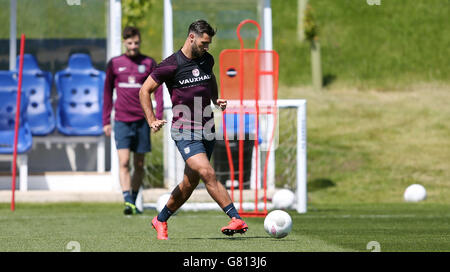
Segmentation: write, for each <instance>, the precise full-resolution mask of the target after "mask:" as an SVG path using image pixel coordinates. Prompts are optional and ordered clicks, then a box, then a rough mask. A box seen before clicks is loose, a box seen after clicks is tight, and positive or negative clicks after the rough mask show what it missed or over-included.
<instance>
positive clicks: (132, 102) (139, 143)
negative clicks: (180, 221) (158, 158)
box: [103, 27, 163, 215]
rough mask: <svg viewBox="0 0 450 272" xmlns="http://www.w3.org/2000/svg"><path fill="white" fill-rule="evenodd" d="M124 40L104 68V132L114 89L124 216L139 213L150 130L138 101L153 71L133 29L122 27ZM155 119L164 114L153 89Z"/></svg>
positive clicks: (107, 132)
mask: <svg viewBox="0 0 450 272" xmlns="http://www.w3.org/2000/svg"><path fill="white" fill-rule="evenodd" d="M123 40H124V45H125V48H126V52H125V54H123V55H121V56H118V57H115V58H112V59H111V60H110V61H109V63H108V66H107V70H106V79H105V87H104V92H103V93H104V95H103V97H104V103H103V131H104V132H105V135H106V136H107V137H109V136H111V130H112V127H111V111H112V107H113V90H114V89H116V93H117V99H116V101H115V103H114V109H115V118H114V139H115V141H116V148H117V153H118V157H119V179H120V186H121V187H122V192H123V197H124V201H125V210H124V213H125V214H126V215H131V214H139V213H141V211H139V210H138V209H137V207H136V203H135V202H136V198H137V194H138V191H139V188H140V187H141V185H142V180H143V178H144V173H145V172H144V158H145V153H147V152H150V151H151V142H150V127H149V126H148V124H147V122H146V120H145V116H144V113H143V112H142V108H141V104H140V102H139V90H140V89H141V87H142V83H144V81H145V80H146V79H147V77H148V76H149V75H150V73H151V72H152V71H153V70H154V69H155V67H156V62H155V60H154V59H153V58H151V57H147V56H145V55H142V54H141V53H140V52H139V47H140V42H141V35H140V33H139V30H138V29H137V28H135V27H125V29H124V31H123ZM155 98H156V103H157V105H156V107H157V114H156V116H157V117H158V118H162V115H163V95H162V88H161V87H160V88H157V89H156V90H155ZM130 152H133V153H134V157H133V162H134V172H133V175H132V176H131V175H130V170H129V161H130Z"/></svg>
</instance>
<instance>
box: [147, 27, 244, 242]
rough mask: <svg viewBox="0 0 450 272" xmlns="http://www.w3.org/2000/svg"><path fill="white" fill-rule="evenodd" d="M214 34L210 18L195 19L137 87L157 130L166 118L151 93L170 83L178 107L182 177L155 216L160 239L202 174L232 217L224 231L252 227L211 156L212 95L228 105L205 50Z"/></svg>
mask: <svg viewBox="0 0 450 272" xmlns="http://www.w3.org/2000/svg"><path fill="white" fill-rule="evenodd" d="M214 35H215V31H214V29H213V28H212V27H211V26H210V25H209V24H208V23H207V22H206V21H204V20H198V21H195V22H193V23H192V24H191V25H190V26H189V31H188V37H187V38H186V41H185V43H184V45H183V47H182V48H181V49H180V50H178V51H177V52H176V53H174V54H173V55H171V56H169V57H168V58H166V59H165V60H164V61H162V62H161V63H160V64H159V65H158V66H157V68H156V69H155V70H154V71H153V72H152V73H151V75H150V76H149V77H148V78H147V80H146V81H145V82H144V85H143V86H142V88H141V90H140V93H139V95H140V100H141V105H142V108H143V110H144V112H145V116H146V119H147V122H148V123H149V125H150V127H151V128H152V131H155V132H156V131H158V130H159V129H160V128H161V127H162V126H164V124H165V123H166V121H165V120H160V119H159V118H158V116H155V114H154V112H153V107H152V104H151V96H150V95H151V93H153V92H154V91H155V90H157V89H158V88H159V86H160V85H161V84H163V83H164V82H165V83H166V85H167V88H168V90H169V93H170V96H171V100H172V104H173V108H172V110H173V113H174V117H173V120H172V129H171V134H172V139H174V140H175V143H176V145H177V148H178V150H179V151H180V153H181V155H182V157H183V159H184V160H185V162H186V166H185V169H184V177H183V180H182V182H181V183H180V184H178V186H176V187H175V189H174V190H173V191H172V194H171V197H170V199H169V201H168V202H167V204H166V206H165V207H164V208H163V210H162V211H161V212H160V213H159V214H158V216H155V218H153V220H152V226H153V227H154V228H155V229H156V231H157V238H158V239H168V234H167V220H168V219H169V217H170V216H171V215H172V214H173V213H174V212H175V211H176V210H178V209H179V208H180V207H181V206H182V205H183V203H184V202H185V201H186V200H187V199H188V198H189V197H190V195H191V194H192V192H193V190H194V189H195V188H196V187H197V185H198V183H199V180H200V178H201V179H202V180H203V181H204V183H205V185H206V189H207V191H208V193H209V195H210V196H211V197H212V198H213V199H214V200H215V201H216V202H217V204H219V206H220V207H221V208H222V209H223V210H224V212H225V213H226V214H227V215H228V216H229V217H230V218H231V221H230V223H229V224H228V225H227V226H225V227H223V228H222V232H223V233H224V234H226V235H233V234H234V233H236V232H237V233H245V232H246V231H247V229H248V226H247V224H246V223H245V222H244V221H243V220H242V219H241V218H240V216H239V214H238V212H237V210H236V208H235V207H234V205H233V202H232V201H231V198H230V196H229V194H228V192H227V191H226V189H225V187H224V186H223V185H222V184H221V183H220V182H219V181H218V180H217V179H216V174H215V171H214V169H213V168H212V166H211V164H210V162H209V159H210V158H211V154H212V152H213V148H214V143H215V134H214V133H215V131H214V116H213V113H212V109H211V108H210V107H211V101H213V103H214V104H216V105H217V106H219V107H220V108H221V109H222V110H225V108H226V105H227V102H226V100H223V99H217V98H218V93H217V83H216V79H215V76H214V74H213V70H212V69H213V66H214V58H213V57H212V56H211V55H210V54H209V53H208V52H207V51H208V49H209V44H210V43H211V41H212V37H213V36H214Z"/></svg>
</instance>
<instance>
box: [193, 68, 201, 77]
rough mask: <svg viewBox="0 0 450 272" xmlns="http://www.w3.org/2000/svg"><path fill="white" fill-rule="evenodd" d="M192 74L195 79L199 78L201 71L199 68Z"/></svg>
mask: <svg viewBox="0 0 450 272" xmlns="http://www.w3.org/2000/svg"><path fill="white" fill-rule="evenodd" d="M192 74H193V75H194V76H195V77H198V76H199V75H200V71H199V70H198V69H197V68H195V69H194V70H192Z"/></svg>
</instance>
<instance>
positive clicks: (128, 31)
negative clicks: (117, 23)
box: [122, 26, 141, 40]
mask: <svg viewBox="0 0 450 272" xmlns="http://www.w3.org/2000/svg"><path fill="white" fill-rule="evenodd" d="M136 35H137V36H139V38H141V32H139V29H138V28H137V27H134V26H126V27H125V28H124V29H123V33H122V37H123V39H124V40H126V39H128V38H131V37H134V36H136Z"/></svg>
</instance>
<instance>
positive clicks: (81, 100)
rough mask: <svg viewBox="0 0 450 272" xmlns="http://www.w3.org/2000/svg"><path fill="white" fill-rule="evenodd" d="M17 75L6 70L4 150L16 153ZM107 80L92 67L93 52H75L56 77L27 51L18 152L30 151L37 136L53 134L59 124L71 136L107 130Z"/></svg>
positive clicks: (1, 112)
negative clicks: (54, 105) (53, 103)
mask: <svg viewBox="0 0 450 272" xmlns="http://www.w3.org/2000/svg"><path fill="white" fill-rule="evenodd" d="M17 67H19V58H18V60H17ZM17 80H18V73H17V71H0V153H11V152H12V147H13V140H14V137H13V135H14V126H15V115H16V99H17ZM104 80H105V73H104V72H103V71H99V70H97V69H95V68H94V67H93V66H92V62H91V59H90V57H89V55H87V54H73V55H71V56H70V58H69V61H68V66H67V68H66V69H64V70H62V71H58V72H57V73H56V74H55V76H54V78H53V76H52V74H51V73H50V72H46V71H42V70H41V69H40V68H39V66H38V63H37V61H36V58H35V57H34V56H33V55H29V54H26V55H25V56H24V62H23V77H22V95H21V107H20V108H21V111H20V128H19V141H18V152H19V153H23V152H26V151H27V150H28V149H29V148H30V147H31V145H32V136H45V135H48V134H50V133H52V132H53V131H54V130H55V128H56V129H57V130H58V131H59V132H60V133H61V134H64V135H68V136H98V135H102V133H103V129H102V128H103V126H102V105H103V85H104ZM53 82H55V85H56V89H57V93H58V104H57V110H56V114H55V113H54V112H53V109H52V106H51V100H50V97H51V89H52V85H53Z"/></svg>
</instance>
